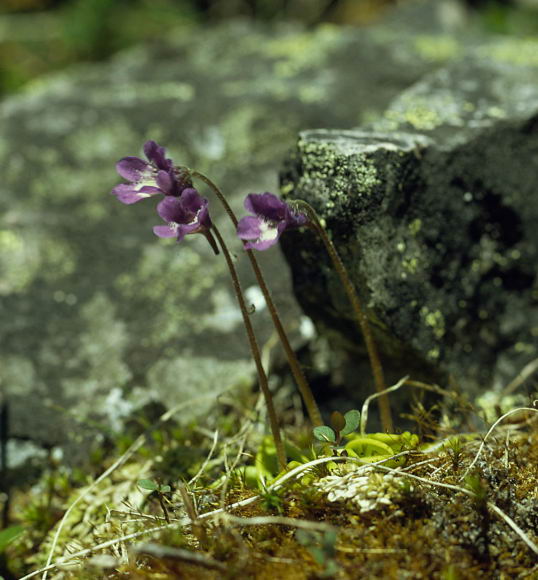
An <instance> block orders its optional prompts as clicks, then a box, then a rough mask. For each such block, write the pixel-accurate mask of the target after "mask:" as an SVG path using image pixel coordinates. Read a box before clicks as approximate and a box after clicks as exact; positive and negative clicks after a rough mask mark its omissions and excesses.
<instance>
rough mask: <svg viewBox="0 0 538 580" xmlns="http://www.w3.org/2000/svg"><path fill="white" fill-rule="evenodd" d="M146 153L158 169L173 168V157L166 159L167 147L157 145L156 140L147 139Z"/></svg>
mask: <svg viewBox="0 0 538 580" xmlns="http://www.w3.org/2000/svg"><path fill="white" fill-rule="evenodd" d="M144 153H145V155H146V157H147V158H148V159H149V160H150V161H151V162H152V163H153V164H155V166H156V167H157V168H158V169H164V170H165V171H166V170H168V169H171V167H172V161H171V159H166V157H165V155H166V149H165V148H164V147H160V146H159V145H157V143H155V141H146V143H145V144H144Z"/></svg>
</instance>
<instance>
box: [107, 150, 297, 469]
mask: <svg viewBox="0 0 538 580" xmlns="http://www.w3.org/2000/svg"><path fill="white" fill-rule="evenodd" d="M144 152H145V154H146V157H147V158H148V162H146V161H144V160H142V159H139V158H138V157H125V158H123V159H121V160H120V161H119V162H118V164H117V166H116V168H117V170H118V172H119V173H120V175H121V176H122V177H125V178H126V179H129V180H130V181H131V184H130V185H128V184H122V185H118V186H116V187H115V188H114V190H113V191H112V193H113V194H114V195H116V196H117V197H118V199H119V200H120V201H121V202H122V203H125V204H132V203H136V202H137V201H140V200H141V199H143V198H144V197H149V196H152V195H156V194H162V195H164V196H165V198H164V199H163V200H162V201H161V202H160V203H159V204H158V206H157V213H158V214H159V216H160V217H161V219H162V220H163V221H165V222H166V225H158V226H155V227H154V228H153V232H154V233H155V235H157V236H158V237H160V238H176V239H177V241H178V242H181V241H183V240H184V239H185V236H187V235H189V234H197V233H200V234H202V235H204V236H205V237H206V239H207V240H208V242H209V243H210V245H211V247H212V249H213V251H214V252H215V254H218V253H219V247H218V245H219V246H220V248H221V250H222V252H223V254H224V257H225V259H226V263H227V265H228V268H229V270H230V275H231V277H232V283H233V288H234V291H235V294H236V297H237V301H238V303H239V307H240V310H241V314H242V316H243V323H244V325H245V330H246V332H247V336H248V340H249V345H250V349H251V353H252V357H253V358H254V362H255V364H256V369H257V371H258V378H259V383H260V388H261V390H262V393H263V395H264V398H265V404H266V406H267V412H268V415H269V423H270V426H271V431H272V435H273V439H274V442H275V448H276V452H277V457H278V462H279V466H280V469H281V470H284V469H285V468H286V453H285V449H284V444H283V442H282V438H281V435H280V428H279V425H278V420H277V416H276V411H275V408H274V405H273V399H272V395H271V391H270V390H269V381H268V380H267V375H266V373H265V370H264V368H263V365H262V362H261V354H260V349H259V346H258V343H257V341H256V336H255V334H254V329H253V327H252V323H251V322H250V317H249V313H248V308H247V306H246V303H245V299H244V296H243V292H242V290H241V286H240V283H239V278H238V276H237V271H236V269H235V266H234V264H233V261H232V259H231V256H230V253H229V251H228V249H227V247H226V244H225V243H224V240H223V238H222V236H221V235H220V232H219V230H218V229H217V228H216V226H215V225H214V224H213V223H212V222H211V218H210V216H209V210H208V206H209V202H208V200H207V199H205V198H203V197H202V196H201V195H200V194H199V193H198V191H197V190H196V189H194V188H193V187H192V181H191V179H190V173H189V171H188V170H187V169H185V168H177V167H175V166H174V165H173V162H172V161H171V160H170V159H166V158H165V154H164V148H162V147H159V146H158V145H157V144H156V143H155V142H154V141H148V142H147V143H146V144H145V146H144ZM182 176H183V177H185V176H186V177H185V178H184V179H183V180H181V179H180V178H181V177H182ZM213 233H214V234H215V236H216V238H217V240H218V245H217V243H216V241H215V239H214V237H213V235H212V234H213Z"/></svg>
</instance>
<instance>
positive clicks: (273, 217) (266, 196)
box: [237, 192, 308, 250]
mask: <svg viewBox="0 0 538 580" xmlns="http://www.w3.org/2000/svg"><path fill="white" fill-rule="evenodd" d="M245 209H246V210H247V211H249V212H250V213H253V214H254V215H253V216H246V217H244V218H241V219H240V220H239V223H238V224H237V235H238V237H239V238H241V239H242V240H243V241H244V242H245V249H247V250H252V249H255V250H267V248H270V247H271V246H273V245H275V244H276V243H277V242H278V239H279V238H280V236H281V235H282V234H283V232H284V231H285V230H287V229H290V228H298V227H300V226H304V225H305V224H306V223H307V222H308V219H307V217H306V216H305V215H304V214H302V213H298V212H296V211H293V210H292V208H291V207H290V206H289V205H288V204H287V203H286V202H284V201H282V200H281V199H279V198H278V197H277V196H276V195H274V194H272V193H268V192H266V193H249V195H247V197H246V198H245Z"/></svg>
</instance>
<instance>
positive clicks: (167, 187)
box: [155, 169, 174, 195]
mask: <svg viewBox="0 0 538 580" xmlns="http://www.w3.org/2000/svg"><path fill="white" fill-rule="evenodd" d="M155 181H156V183H157V185H158V186H159V189H160V190H161V191H162V192H163V193H165V194H167V195H172V191H173V187H174V180H173V178H172V176H171V175H170V174H169V173H168V171H164V170H162V169H161V170H160V171H159V172H158V173H157V177H156V179H155Z"/></svg>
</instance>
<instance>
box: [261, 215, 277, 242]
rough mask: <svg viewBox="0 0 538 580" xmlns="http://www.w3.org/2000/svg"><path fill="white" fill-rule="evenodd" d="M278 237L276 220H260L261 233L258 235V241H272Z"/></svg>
mask: <svg viewBox="0 0 538 580" xmlns="http://www.w3.org/2000/svg"><path fill="white" fill-rule="evenodd" d="M277 237H278V229H277V225H276V222H273V221H270V220H265V219H264V220H263V221H261V222H260V235H259V236H258V241H260V242H272V241H273V240H276V238H277Z"/></svg>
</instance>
